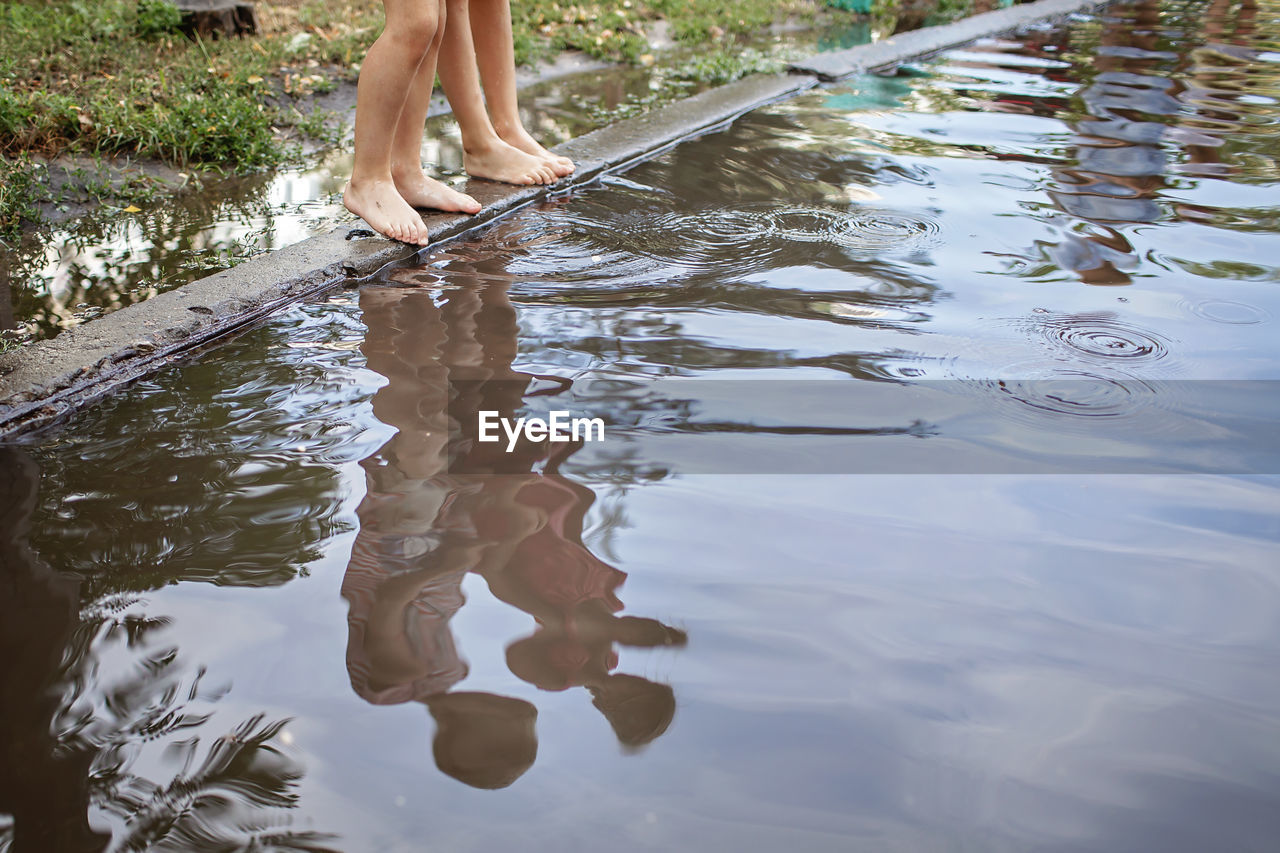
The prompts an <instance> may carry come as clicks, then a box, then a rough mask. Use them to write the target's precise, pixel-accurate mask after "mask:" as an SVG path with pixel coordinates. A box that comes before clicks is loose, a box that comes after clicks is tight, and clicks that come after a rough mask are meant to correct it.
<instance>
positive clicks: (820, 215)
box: [557, 204, 939, 269]
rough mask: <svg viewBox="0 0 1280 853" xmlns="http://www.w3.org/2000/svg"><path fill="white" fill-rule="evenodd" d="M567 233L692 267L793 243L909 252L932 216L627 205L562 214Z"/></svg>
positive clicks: (762, 255)
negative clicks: (605, 213) (595, 216)
mask: <svg viewBox="0 0 1280 853" xmlns="http://www.w3.org/2000/svg"><path fill="white" fill-rule="evenodd" d="M557 224H558V225H560V226H567V228H568V230H569V231H570V232H571V233H572V235H573V237H575V238H577V239H580V240H583V241H586V242H588V243H590V244H593V245H596V246H599V247H601V248H603V249H606V250H608V249H612V250H619V251H623V252H626V253H629V254H632V255H636V256H640V257H645V258H649V259H652V260H655V261H658V262H660V263H666V264H670V265H673V266H683V267H686V268H692V269H710V268H724V267H726V266H730V267H733V268H738V269H742V268H749V267H755V266H760V265H767V264H769V263H770V262H773V261H775V260H776V259H778V258H779V257H780V256H782V255H785V254H786V253H787V252H789V251H792V252H793V251H794V250H795V244H797V243H810V244H825V245H829V246H834V247H839V248H842V249H855V250H864V251H876V252H912V251H917V250H919V249H921V248H923V247H925V246H927V245H930V244H931V243H933V242H934V241H936V239H937V237H938V233H939V227H938V224H937V223H936V222H934V221H932V220H930V219H927V218H921V217H916V216H913V215H911V214H906V213H900V212H896V211H886V210H875V209H869V208H859V209H856V210H852V211H841V210H834V209H830V208H821V207H807V206H800V205H789V206H784V207H778V206H775V205H768V204H751V205H744V206H742V207H738V208H727V209H726V208H721V209H715V210H702V211H695V212H675V211H653V212H646V211H630V212H628V213H626V214H624V215H617V214H616V213H615V214H614V215H612V216H609V217H606V218H603V219H600V220H594V221H593V220H589V219H584V218H581V217H577V216H573V215H564V214H561V215H560V216H558V217H557Z"/></svg>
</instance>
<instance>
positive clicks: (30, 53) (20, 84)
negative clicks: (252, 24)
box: [0, 0, 332, 172]
mask: <svg viewBox="0 0 1280 853" xmlns="http://www.w3.org/2000/svg"><path fill="white" fill-rule="evenodd" d="M176 14H177V10H176V9H174V8H173V7H172V6H171V5H169V4H167V3H165V2H163V0H142V2H141V3H139V2H133V0H101V2H98V3H94V4H89V3H85V2H80V0H73V1H72V2H67V0H47V2H36V0H20V2H3V3H0V154H4V155H10V156H12V155H14V154H16V153H19V152H30V153H38V154H46V155H56V154H59V153H62V152H64V151H72V152H80V153H98V154H120V153H124V154H129V155H135V156H142V157H155V158H157V159H160V160H164V161H166V162H168V163H172V164H174V165H178V166H188V165H195V166H208V167H216V168H221V169H224V170H227V171H236V172H245V171H253V170H257V169H264V168H270V167H272V166H276V165H279V164H280V163H282V162H284V161H285V160H287V159H289V158H290V157H291V156H292V155H293V154H295V153H296V152H295V146H292V145H291V143H292V142H294V141H296V140H294V139H293V138H291V136H296V134H293V135H291V134H290V133H288V132H286V128H289V127H296V128H300V129H301V130H304V131H306V130H319V129H320V127H319V126H318V125H315V124H308V123H305V122H304V123H299V122H296V121H292V120H290V111H289V110H288V109H287V106H288V104H289V103H290V102H292V101H296V100H300V99H302V98H305V97H307V96H309V95H310V94H312V93H314V92H317V91H322V90H324V89H325V87H326V85H327V86H328V88H332V84H331V83H329V81H328V77H327V75H326V74H325V73H324V72H323V71H322V70H320V69H319V68H318V62H317V61H316V60H315V59H313V58H311V57H309V56H307V55H303V54H302V53H300V52H299V51H296V50H291V49H290V47H289V45H288V43H287V40H286V39H285V38H284V37H283V34H276V35H274V36H272V35H268V36H264V37H261V38H254V39H225V40H217V41H214V42H205V41H196V42H192V41H190V40H188V39H187V38H185V37H183V36H181V35H179V34H177V33H176V32H175V27H176V23H177V19H176V17H175V16H176ZM268 47H269V48H270V49H268ZM313 64H314V66H315V67H313ZM295 65H296V66H298V67H297V68H295V67H294V66H295ZM299 69H305V71H306V73H305V74H303V73H302V72H301V71H300V70H299ZM303 77H305V79H306V80H307V81H308V83H307V85H298V86H290V85H289V84H290V83H291V82H293V81H294V80H296V79H301V78H303Z"/></svg>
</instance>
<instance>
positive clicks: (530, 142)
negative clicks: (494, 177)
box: [498, 125, 577, 178]
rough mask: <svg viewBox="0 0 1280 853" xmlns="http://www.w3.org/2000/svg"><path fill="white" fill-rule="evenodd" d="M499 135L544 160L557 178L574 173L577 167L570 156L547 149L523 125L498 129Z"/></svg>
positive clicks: (507, 141) (505, 140)
mask: <svg viewBox="0 0 1280 853" xmlns="http://www.w3.org/2000/svg"><path fill="white" fill-rule="evenodd" d="M498 136H500V137H502V141H503V142H505V143H507V144H508V145H510V146H512V147H514V148H519V149H520V150H521V151H523V152H524V153H526V154H531V155H533V156H534V157H537V158H538V159H539V160H541V161H542V162H544V163H546V164H547V165H548V166H550V167H551V171H553V172H555V173H556V177H557V178H564V177H567V176H569V175H572V174H573V170H574V169H575V168H577V167H576V166H574V165H573V161H572V160H570V159H569V158H568V157H561V156H560V155H559V154H552V153H551V152H550V151H548V150H547V149H545V148H543V147H542V146H541V145H539V144H538V141H537V140H536V139H534V138H533V137H532V136H530V135H529V131H527V130H525V129H524V127H523V126H522V125H517V126H516V127H513V128H509V129H507V130H500V131H498Z"/></svg>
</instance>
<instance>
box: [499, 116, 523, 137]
mask: <svg viewBox="0 0 1280 853" xmlns="http://www.w3.org/2000/svg"><path fill="white" fill-rule="evenodd" d="M493 129H494V131H495V132H496V133H497V134H498V136H499V137H500V138H502V139H503V140H508V139H511V138H512V137H519V136H522V135H523V134H524V133H525V129H524V125H523V124H521V123H520V119H519V118H516V119H508V118H499V119H493Z"/></svg>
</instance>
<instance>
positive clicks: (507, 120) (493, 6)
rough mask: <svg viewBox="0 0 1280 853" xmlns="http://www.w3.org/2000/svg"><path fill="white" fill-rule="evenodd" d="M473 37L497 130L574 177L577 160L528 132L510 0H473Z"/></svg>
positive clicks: (510, 142) (554, 168)
mask: <svg viewBox="0 0 1280 853" xmlns="http://www.w3.org/2000/svg"><path fill="white" fill-rule="evenodd" d="M471 5H472V6H474V7H475V9H474V11H473V13H472V15H471V36H472V38H473V39H474V40H475V46H476V59H477V60H478V61H479V63H480V79H481V80H482V81H483V82H484V93H485V97H486V98H487V99H488V103H489V116H490V118H491V119H492V121H493V127H494V129H495V130H496V131H497V132H498V136H500V137H501V138H502V140H503V141H504V142H506V143H507V144H508V145H513V146H515V147H516V148H519V149H520V150H521V151H524V152H525V153H526V154H532V155H533V156H535V157H537V158H539V159H541V160H543V161H544V162H545V163H547V165H549V166H551V169H552V171H554V172H555V173H556V176H557V177H560V178H563V177H565V176H566V175H571V174H573V168H574V167H573V161H572V160H570V159H569V158H568V157H561V156H559V155H558V154H552V153H551V152H550V151H548V150H547V149H545V148H543V147H542V146H541V145H539V144H538V143H537V141H536V140H535V139H534V138H533V137H532V136H530V135H529V131H527V130H525V129H524V124H523V123H522V122H521V121H520V107H519V104H518V103H517V101H516V53H515V47H514V42H513V40H512V37H511V2H510V0H471Z"/></svg>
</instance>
